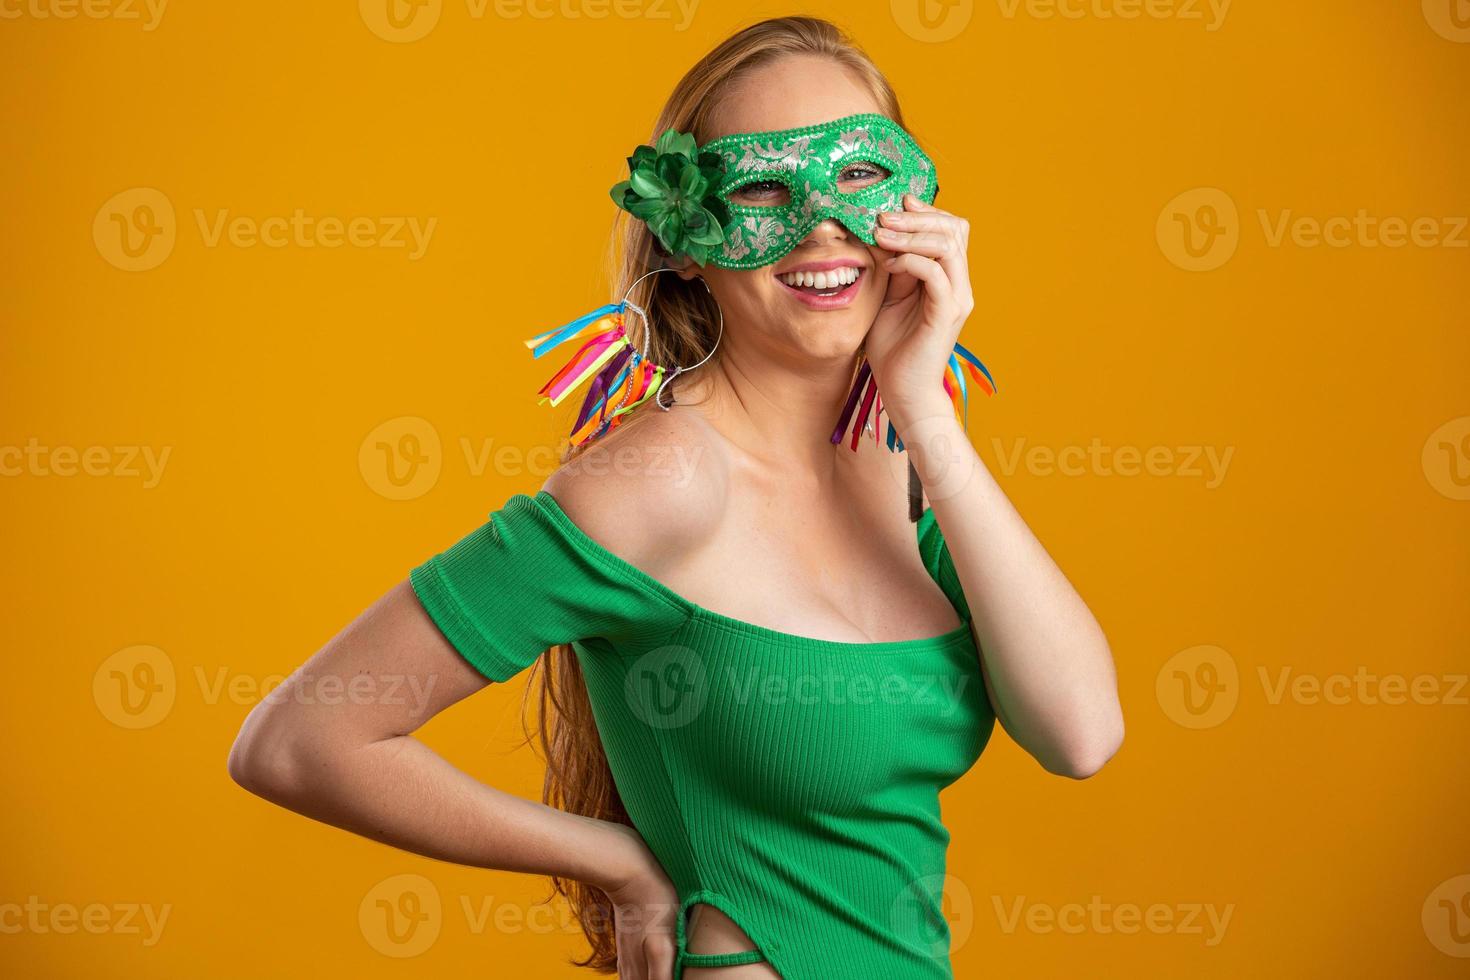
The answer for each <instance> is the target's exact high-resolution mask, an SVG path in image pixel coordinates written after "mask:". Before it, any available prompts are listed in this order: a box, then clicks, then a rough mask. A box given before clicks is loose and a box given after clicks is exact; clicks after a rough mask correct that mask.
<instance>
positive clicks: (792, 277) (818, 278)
mask: <svg viewBox="0 0 1470 980" xmlns="http://www.w3.org/2000/svg"><path fill="white" fill-rule="evenodd" d="M862 272H863V270H862V269H859V268H858V267H856V266H851V265H844V266H840V267H838V268H836V269H827V270H826V271H825V272H783V273H781V274H780V275H779V276H777V277H776V278H777V279H779V280H781V281H782V282H784V283H785V284H786V285H788V286H791V287H792V288H794V289H811V290H814V291H816V292H827V291H835V290H839V289H844V288H846V287H848V286H851V285H852V284H853V283H855V282H857V280H858V277H859V276H861V275H862Z"/></svg>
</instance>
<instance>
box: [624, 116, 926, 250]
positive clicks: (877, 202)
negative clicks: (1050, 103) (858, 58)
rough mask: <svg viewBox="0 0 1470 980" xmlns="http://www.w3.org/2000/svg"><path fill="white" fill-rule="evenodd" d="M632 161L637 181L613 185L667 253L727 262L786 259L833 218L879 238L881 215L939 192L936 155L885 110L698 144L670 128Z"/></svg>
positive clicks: (868, 240)
mask: <svg viewBox="0 0 1470 980" xmlns="http://www.w3.org/2000/svg"><path fill="white" fill-rule="evenodd" d="M628 167H629V172H630V178H629V179H628V180H625V181H623V182H621V183H619V184H618V185H617V186H615V187H614V188H613V189H612V197H613V200H614V201H616V202H617V204H618V206H619V207H622V208H623V209H625V210H627V211H629V212H630V213H631V214H633V215H634V216H635V217H638V218H641V219H642V220H644V221H646V222H647V223H648V226H649V228H650V229H651V230H652V231H653V233H654V234H655V235H656V236H657V237H658V239H659V241H660V242H661V243H662V244H663V246H664V248H666V249H667V250H668V251H670V252H672V253H675V254H682V255H687V256H688V257H689V258H690V259H692V260H693V261H694V262H696V263H698V264H699V265H704V264H706V262H713V263H714V264H715V265H717V266H720V267H721V268H725V269H758V268H760V267H761V266H766V265H771V264H772V263H774V262H778V261H780V260H781V259H782V258H783V257H785V256H786V255H787V253H789V252H790V251H791V250H792V249H793V248H795V247H796V246H797V244H799V243H800V242H801V241H802V239H804V238H805V237H806V236H807V235H808V234H810V233H811V230H812V229H813V228H815V227H816V226H817V225H819V224H821V223H822V222H823V221H825V220H827V219H829V218H831V219H835V220H836V221H839V222H841V223H842V224H843V225H844V226H845V227H846V228H847V229H848V230H850V231H851V232H852V233H853V234H854V235H856V236H857V237H858V239H859V240H861V241H862V242H863V243H864V244H867V245H872V244H875V243H874V240H873V228H874V226H875V225H876V224H877V221H878V215H879V214H880V213H882V212H884V211H899V210H902V206H903V204H902V202H903V195H904V194H906V193H907V194H913V195H915V196H916V197H918V198H919V199H920V200H922V201H923V202H924V203H926V204H932V203H933V202H934V196H935V194H936V193H938V191H939V182H938V179H937V177H936V175H935V171H934V164H933V162H932V161H931V160H930V159H929V157H928V156H927V155H925V153H924V151H923V150H921V149H919V146H918V144H917V143H915V142H914V140H913V138H912V137H910V136H909V134H908V133H906V132H904V130H903V128H902V127H901V126H899V125H898V124H897V123H895V122H894V121H893V120H891V119H889V118H887V117H886V116H881V115H877V114H876V113H861V114H858V115H853V116H843V117H842V118H841V119H834V120H832V121H831V122H826V123H821V124H819V125H816V126H802V127H799V128H797V129H783V130H777V131H774V132H764V133H733V134H731V135H729V136H721V137H719V138H718V139H714V140H711V141H710V142H708V143H706V144H705V145H704V146H701V147H698V148H697V149H696V147H695V145H694V138H693V137H692V136H690V135H688V134H680V133H676V132H674V131H673V130H669V131H668V132H665V133H664V135H663V136H661V137H660V138H659V140H658V143H657V144H656V145H655V146H652V147H649V146H640V147H639V148H638V149H637V150H636V151H635V152H634V155H633V156H631V157H629V158H628Z"/></svg>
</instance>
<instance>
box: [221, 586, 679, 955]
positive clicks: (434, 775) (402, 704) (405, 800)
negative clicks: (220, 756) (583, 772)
mask: <svg viewBox="0 0 1470 980" xmlns="http://www.w3.org/2000/svg"><path fill="white" fill-rule="evenodd" d="M487 683H488V681H487V680H486V678H485V677H484V676H482V675H481V674H480V673H479V672H478V671H476V670H475V668H474V667H472V666H471V665H470V664H469V663H468V662H467V661H466V660H465V659H464V658H463V657H462V656H460V654H459V653H458V652H457V651H456V650H455V649H454V647H453V646H451V645H450V643H449V642H448V641H447V640H446V639H445V638H444V635H443V634H442V633H441V632H440V631H439V629H438V627H437V626H436V625H435V624H434V622H433V620H432V619H430V618H429V616H428V614H427V613H426V612H425V611H424V608H423V606H422V605H421V604H420V602H419V600H418V598H417V596H416V595H415V594H414V591H413V589H412V587H411V586H410V585H409V583H408V582H406V581H405V582H402V583H400V584H399V585H397V586H395V587H394V588H393V589H391V590H390V591H389V592H388V593H387V594H386V595H384V596H383V597H382V598H381V599H379V600H378V601H377V602H376V603H374V604H373V605H372V606H371V607H370V608H368V609H367V610H366V611H365V612H364V613H363V614H362V615H361V616H359V617H358V618H357V619H356V620H355V621H354V622H352V623H351V624H349V625H348V626H347V627H346V628H345V629H344V630H342V632H341V633H339V634H338V635H337V636H335V637H334V638H333V639H332V640H331V641H330V642H329V643H327V645H326V646H325V647H323V648H322V649H321V650H320V651H318V652H317V653H316V654H315V655H314V656H312V657H311V659H310V660H308V661H307V662H306V663H305V664H303V665H302V666H301V667H300V668H299V669H298V670H296V671H295V672H294V673H293V674H292V675H291V676H290V677H288V678H287V679H286V680H285V681H284V682H283V683H282V684H281V685H280V687H278V688H276V689H275V690H274V691H272V692H271V694H270V695H269V696H268V697H267V698H266V699H265V700H263V701H262V702H261V703H260V704H258V705H257V706H256V707H255V709H254V710H252V711H251V712H250V715H249V717H247V718H246V719H245V723H244V725H243V726H242V727H241V729H240V734H239V735H238V736H237V738H236V740H235V744H234V747H233V748H232V749H231V751H230V759H229V770H230V775H231V777H232V778H233V779H234V780H235V781H236V782H237V783H239V784H240V785H241V786H243V787H244V788H245V789H247V790H249V791H250V792H252V793H254V794H256V795H257V796H261V797H263V798H265V799H267V800H270V801H271V802H273V803H276V804H279V805H280V806H283V807H286V808H287V809H289V810H294V811H295V812H297V813H300V814H303V815H305V816H308V817H311V818H313V819H315V820H320V821H322V822H323V823H328V824H332V825H333V826H337V827H341V828H343V829H345V830H349V831H352V832H353V833H356V834H360V835H362V836H364V837H368V838H371V839H373V840H377V841H381V842H382V843H385V844H391V845H392V846H394V847H399V848H402V849H404V850H408V851H413V852H415V853H418V854H423V855H427V856H429V857H433V858H438V859H440V860H444V861H452V862H455V863H457V864H465V865H472V866H476V867H482V868H493V869H498V870H504V871H520V872H527V873H531V874H539V875H556V876H558V877H562V878H568V879H573V880H577V881H582V882H585V883H587V884H590V885H594V886H596V887H598V888H601V889H603V890H604V891H606V892H607V893H608V895H609V896H610V897H611V898H612V900H613V902H614V905H615V906H616V907H617V916H616V917H617V929H618V940H619V953H620V961H621V960H622V959H623V958H624V956H625V955H626V956H627V957H628V958H629V963H628V964H627V969H626V970H625V969H624V968H623V964H622V963H621V962H620V964H619V974H620V976H623V977H628V978H636V980H643V978H645V977H647V978H649V980H659V978H660V977H667V976H669V975H670V970H671V964H672V958H673V950H674V943H673V938H672V926H673V922H672V913H671V912H670V911H669V910H668V906H669V903H675V904H674V907H677V896H676V893H675V891H674V888H673V886H672V885H671V884H670V883H669V882H668V879H667V877H666V876H665V875H664V873H663V870H662V868H661V867H660V866H659V864H658V862H657V860H656V859H655V858H654V857H653V855H652V853H651V852H650V851H649V850H648V848H647V846H646V845H645V844H644V843H643V840H642V838H641V837H640V836H639V835H638V833H637V832H636V831H634V830H633V829H632V828H629V827H625V826H623V825H621V824H616V823H612V822H609V821H603V820H594V819H591V818H588V817H581V816H577V815H575V814H571V813H567V812H565V811H563V810H558V809H556V808H554V807H549V806H546V805H544V804H541V803H535V802H532V801H530V800H524V799H521V798H520V797H517V796H514V795H512V794H510V793H505V792H502V791H500V790H497V789H494V788H493V787H490V786H486V785H484V784H482V783H480V782H479V781H478V780H476V779H474V778H472V777H470V776H469V775H467V774H465V773H463V772H461V771H460V770H458V769H456V768H455V767H454V766H451V765H450V764H449V763H448V762H446V761H445V760H444V759H442V758H441V757H440V756H438V755H437V754H435V753H434V752H433V751H432V750H431V749H430V748H429V747H428V746H427V745H425V744H424V743H423V742H421V741H419V740H418V739H416V738H414V737H413V732H414V731H415V730H417V729H418V728H419V727H420V726H422V725H423V724H424V723H425V722H426V721H428V720H429V719H430V718H431V717H433V716H434V715H435V714H437V713H438V712H440V711H442V710H444V709H445V708H447V707H449V706H450V705H452V704H454V703H455V702H457V701H460V700H462V699H463V698H465V697H468V696H469V695H471V694H473V693H475V692H476V691H478V690H480V689H481V688H483V687H485V686H486V684H487ZM640 923H641V925H640ZM635 932H636V933H637V936H636V939H635V937H634V935H633V934H634V933H635ZM625 946H626V947H627V949H626V950H625V949H624V947H625ZM640 949H641V950H642V951H643V952H642V954H641V955H639V956H638V957H637V959H638V960H639V962H636V963H635V962H633V961H632V958H633V956H634V952H635V951H636V950H640Z"/></svg>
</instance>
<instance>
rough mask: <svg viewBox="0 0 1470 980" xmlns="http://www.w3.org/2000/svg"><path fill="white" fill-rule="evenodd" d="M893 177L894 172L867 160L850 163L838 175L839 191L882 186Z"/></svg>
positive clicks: (847, 191)
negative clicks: (876, 185) (875, 185)
mask: <svg viewBox="0 0 1470 980" xmlns="http://www.w3.org/2000/svg"><path fill="white" fill-rule="evenodd" d="M892 175H893V171H891V170H888V169H886V168H884V167H880V166H878V164H876V163H869V162H868V161H867V160H858V161H855V162H853V163H849V164H848V165H847V166H845V167H843V168H842V169H841V170H840V171H838V173H837V189H838V190H839V191H842V192H843V193H851V192H852V191H860V190H862V189H863V188H864V187H872V186H873V185H874V184H881V183H882V182H883V181H885V180H887V179H888V178H889V177H891V176H892Z"/></svg>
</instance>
